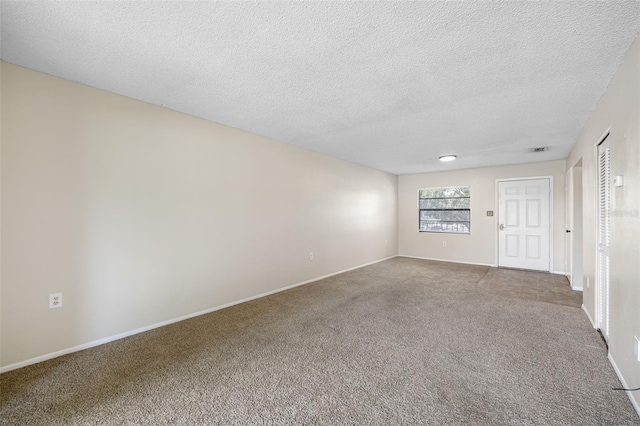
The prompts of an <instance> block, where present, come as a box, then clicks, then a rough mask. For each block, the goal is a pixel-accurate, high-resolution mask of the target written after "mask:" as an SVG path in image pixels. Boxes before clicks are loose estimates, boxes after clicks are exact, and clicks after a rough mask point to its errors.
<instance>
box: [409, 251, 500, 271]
mask: <svg viewBox="0 0 640 426" xmlns="http://www.w3.org/2000/svg"><path fill="white" fill-rule="evenodd" d="M397 257H408V258H410V259H422V260H435V261H437V262H448V263H461V264H463V265H478V266H491V267H493V268H495V267H496V265H493V264H490V263H476V262H461V261H459V260H448V259H436V258H434V257H420V256H409V255H407V254H399V255H398V256H397Z"/></svg>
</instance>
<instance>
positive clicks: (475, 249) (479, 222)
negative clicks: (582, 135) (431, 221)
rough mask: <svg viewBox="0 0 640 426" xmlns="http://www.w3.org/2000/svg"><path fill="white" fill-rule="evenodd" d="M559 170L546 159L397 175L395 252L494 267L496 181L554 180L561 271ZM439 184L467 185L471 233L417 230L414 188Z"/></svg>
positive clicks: (555, 253)
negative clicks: (486, 166)
mask: <svg viewBox="0 0 640 426" xmlns="http://www.w3.org/2000/svg"><path fill="white" fill-rule="evenodd" d="M564 171H565V164H564V161H551V162H542V163H531V164H519V165H517V166H503V167H488V168H482V169H469V170H454V171H450V172H437V173H425V174H417V175H405V176H400V177H399V178H398V220H399V223H398V247H399V249H398V251H399V254H400V255H401V256H416V257H424V258H429V259H441V260H449V261H455V262H465V263H480V264H485V265H495V264H496V248H497V222H496V221H497V211H496V210H497V208H496V179H508V178H519V177H534V176H553V225H554V228H553V270H554V271H558V272H564V258H565V250H564V245H565V232H564V225H565V224H564V222H565V217H564V208H565V205H564V204H565V203H564V180H565V174H564ZM442 186H470V187H471V234H469V235H456V234H436V233H428V232H418V207H417V202H418V201H417V198H418V190H419V189H420V188H429V187H442ZM487 210H493V211H494V216H493V217H488V216H487V215H486V214H487ZM443 242H446V243H447V246H446V247H443V244H442V243H443Z"/></svg>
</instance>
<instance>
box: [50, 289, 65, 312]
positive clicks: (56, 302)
mask: <svg viewBox="0 0 640 426" xmlns="http://www.w3.org/2000/svg"><path fill="white" fill-rule="evenodd" d="M57 308H62V293H52V294H50V295H49V309H57Z"/></svg>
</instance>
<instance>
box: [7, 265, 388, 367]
mask: <svg viewBox="0 0 640 426" xmlns="http://www.w3.org/2000/svg"><path fill="white" fill-rule="evenodd" d="M395 257H398V256H397V255H394V256H389V257H385V258H384V259H379V260H374V261H373V262H369V263H365V264H362V265H358V266H354V267H352V268H347V269H343V270H341V271H338V272H333V273H331V274H327V275H323V276H321V277H317V278H312V279H310V280H306V281H302V282H299V283H296V284H292V285H288V286H286V287H282V288H279V289H276V290H271V291H267V292H266V293H260V294H258V295H256V296H250V297H247V298H244V299H240V300H236V301H235V302H229V303H225V304H224V305H220V306H215V307H213V308H209V309H205V310H203V311H198V312H194V313H191V314H187V315H183V316H180V317H177V318H173V319H170V320H166V321H161V322H158V323H156V324H151V325H147V326H145V327H141V328H137V329H135V330H131V331H125V332H124V333H120V334H116V335H113V336H109V337H105V338H103V339H98V340H94V341H91V342H88V343H84V344H82V345H78V346H73V347H71V348H67V349H62V350H60V351H56V352H51V353H48V354H45V355H41V356H37V357H35V358H31V359H28V360H25V361H20V362H16V363H14V364H10V365H7V366H5V367H0V374H1V373H6V372H7V371H11V370H16V369H18V368H22V367H26V366H28V365H32V364H37V363H39V362H43V361H47V360H49V359H53V358H57V357H59V356H62V355H67V354H70V353H73V352H78V351H82V350H84V349H89V348H93V347H95V346H100V345H104V344H105V343H109V342H113V341H115V340H120V339H123V338H125V337H129V336H133V335H134V334H140V333H144V332H145V331H149V330H153V329H154V328H158V327H164V326H165V325H169V324H173V323H176V322H180V321H184V320H186V319H189V318H194V317H198V316H200V315H205V314H209V313H211V312H215V311H219V310H220V309H225V308H229V307H231V306H234V305H239V304H241V303H244V302H249V301H251V300H255V299H260V298H262V297H266V296H270V295H272V294H275V293H280V292H281V291H286V290H290V289H292V288H295V287H299V286H302V285H305V284H310V283H313V282H316V281H320V280H323V279H325V278H329V277H332V276H334V275H339V274H343V273H345V272H349V271H353V270H354V269H360V268H364V267H365V266H369V265H373V264H375V263H379V262H384V261H385V260H389V259H393V258H395Z"/></svg>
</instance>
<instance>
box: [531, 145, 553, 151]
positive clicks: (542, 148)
mask: <svg viewBox="0 0 640 426" xmlns="http://www.w3.org/2000/svg"><path fill="white" fill-rule="evenodd" d="M548 150H549V148H547V147H546V146H543V147H540V148H531V152H545V151H548Z"/></svg>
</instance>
